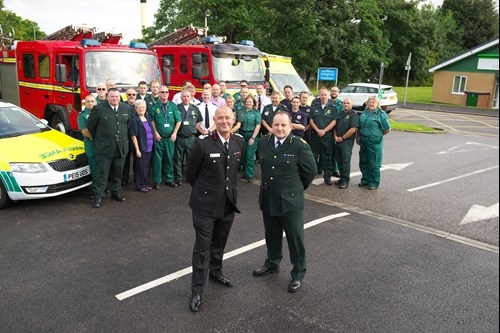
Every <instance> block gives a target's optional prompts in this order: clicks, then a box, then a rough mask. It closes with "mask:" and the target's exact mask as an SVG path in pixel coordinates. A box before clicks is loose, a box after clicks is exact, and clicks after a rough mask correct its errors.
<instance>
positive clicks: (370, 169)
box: [356, 97, 391, 190]
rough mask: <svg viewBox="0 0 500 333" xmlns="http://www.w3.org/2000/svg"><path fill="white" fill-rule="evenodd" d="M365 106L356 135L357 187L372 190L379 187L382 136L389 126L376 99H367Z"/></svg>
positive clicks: (388, 129)
mask: <svg viewBox="0 0 500 333" xmlns="http://www.w3.org/2000/svg"><path fill="white" fill-rule="evenodd" d="M366 106H367V108H366V109H365V110H364V111H363V112H362V113H361V115H360V116H359V131H358V133H357V135H356V143H357V144H358V145H359V169H360V170H361V182H360V183H359V186H360V187H367V188H368V189H370V190H374V189H376V188H378V186H379V185H380V167H381V166H382V147H383V143H384V135H386V134H387V133H389V131H390V130H391V125H390V124H389V117H388V116H387V113H385V111H383V110H382V109H381V108H380V103H379V101H378V98H377V97H370V98H368V100H367V101H366Z"/></svg>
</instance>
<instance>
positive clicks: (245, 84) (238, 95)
mask: <svg viewBox="0 0 500 333" xmlns="http://www.w3.org/2000/svg"><path fill="white" fill-rule="evenodd" d="M243 88H247V89H248V81H247V80H241V81H240V91H239V92H237V93H235V94H234V95H233V97H234V101H235V104H238V103H241V100H242V99H243V97H242V96H241V90H242V89H243Z"/></svg>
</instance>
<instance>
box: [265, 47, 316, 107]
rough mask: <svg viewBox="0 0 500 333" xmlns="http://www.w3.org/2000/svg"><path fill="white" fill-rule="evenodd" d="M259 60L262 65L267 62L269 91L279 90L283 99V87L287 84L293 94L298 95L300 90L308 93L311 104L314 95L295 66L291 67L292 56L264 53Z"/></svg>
mask: <svg viewBox="0 0 500 333" xmlns="http://www.w3.org/2000/svg"><path fill="white" fill-rule="evenodd" d="M261 61H262V65H263V66H265V63H266V61H267V62H268V63H269V74H270V75H269V86H270V88H271V91H273V90H274V91H279V92H280V95H281V99H283V98H284V96H283V89H284V87H285V86H286V85H289V86H291V87H292V89H293V93H294V95H297V96H298V95H299V94H300V92H302V91H307V92H308V93H309V105H310V104H311V102H312V101H313V99H314V95H313V94H312V92H311V91H310V90H309V88H308V87H307V85H306V84H305V82H304V80H302V78H301V77H300V76H299V74H298V73H297V71H296V70H295V67H293V65H292V58H290V57H284V56H280V55H275V54H265V53H264V54H262V56H261Z"/></svg>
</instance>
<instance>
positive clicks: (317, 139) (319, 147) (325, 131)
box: [309, 88, 338, 185]
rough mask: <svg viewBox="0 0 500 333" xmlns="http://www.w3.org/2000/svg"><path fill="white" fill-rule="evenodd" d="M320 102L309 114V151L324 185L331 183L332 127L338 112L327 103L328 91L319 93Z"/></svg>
mask: <svg viewBox="0 0 500 333" xmlns="http://www.w3.org/2000/svg"><path fill="white" fill-rule="evenodd" d="M319 99H320V102H319V104H317V105H314V106H313V107H312V109H311V113H310V114H309V124H310V126H311V129H312V131H311V142H310V145H311V149H312V152H313V154H314V159H315V160H316V161H318V162H319V165H318V169H321V170H322V171H323V179H324V180H325V184H327V185H333V182H332V161H331V158H332V154H333V127H334V126H335V124H336V123H337V118H338V111H337V108H335V107H334V106H333V104H331V103H329V102H328V90H327V89H326V88H322V89H320V91H319Z"/></svg>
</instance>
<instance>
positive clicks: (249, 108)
mask: <svg viewBox="0 0 500 333" xmlns="http://www.w3.org/2000/svg"><path fill="white" fill-rule="evenodd" d="M261 122H262V116H261V114H260V112H259V111H257V101H256V100H255V98H254V97H253V96H248V97H247V98H246V99H245V110H244V111H243V112H241V127H240V131H239V132H240V134H241V135H242V136H243V137H244V138H245V142H246V148H245V156H243V163H244V165H243V170H244V174H243V176H242V179H246V180H247V181H248V182H249V183H251V182H253V176H254V174H255V164H254V163H255V160H254V159H255V152H256V151H257V144H258V141H259V132H260V126H261V125H260V124H261Z"/></svg>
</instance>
